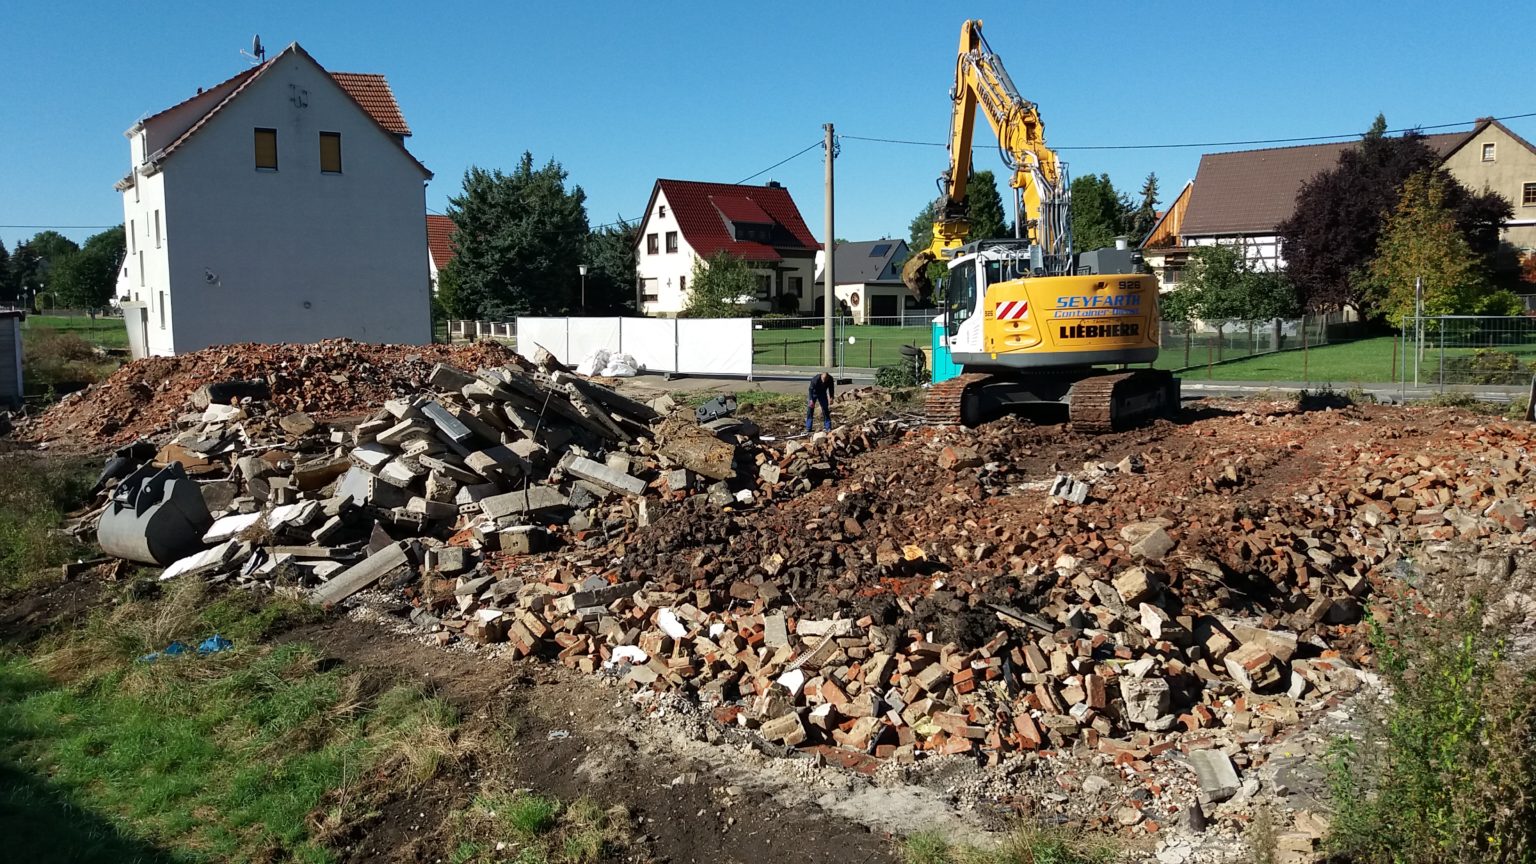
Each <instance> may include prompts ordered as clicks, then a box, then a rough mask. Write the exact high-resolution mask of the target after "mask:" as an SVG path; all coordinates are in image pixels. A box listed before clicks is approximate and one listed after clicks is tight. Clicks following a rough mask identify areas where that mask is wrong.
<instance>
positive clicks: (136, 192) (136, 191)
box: [133, 168, 139, 204]
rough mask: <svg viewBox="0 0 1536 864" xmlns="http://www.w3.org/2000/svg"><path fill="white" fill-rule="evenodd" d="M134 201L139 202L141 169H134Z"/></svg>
mask: <svg viewBox="0 0 1536 864" xmlns="http://www.w3.org/2000/svg"><path fill="white" fill-rule="evenodd" d="M133 203H135V204H137V203H139V169H137V168H135V169H133Z"/></svg>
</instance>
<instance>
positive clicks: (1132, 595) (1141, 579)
mask: <svg viewBox="0 0 1536 864" xmlns="http://www.w3.org/2000/svg"><path fill="white" fill-rule="evenodd" d="M1161 588H1162V584H1161V583H1160V582H1159V581H1158V579H1157V576H1155V575H1153V574H1152V573H1150V572H1148V571H1147V570H1146V569H1145V568H1142V567H1131V568H1129V569H1127V570H1122V571H1120V574H1119V575H1117V576H1116V577H1115V591H1116V592H1117V593H1119V595H1120V599H1121V600H1122V601H1124V603H1125V605H1126V606H1129V607H1132V608H1137V607H1139V605H1140V604H1141V603H1143V602H1145V601H1147V600H1150V599H1152V598H1153V597H1154V596H1155V595H1156V594H1157V592H1158V590H1160V589H1161Z"/></svg>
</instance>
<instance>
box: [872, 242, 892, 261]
mask: <svg viewBox="0 0 1536 864" xmlns="http://www.w3.org/2000/svg"><path fill="white" fill-rule="evenodd" d="M889 251H891V244H889V243H878V244H876V245H875V248H873V249H871V250H869V257H871V258H884V257H885V253H887V252H889Z"/></svg>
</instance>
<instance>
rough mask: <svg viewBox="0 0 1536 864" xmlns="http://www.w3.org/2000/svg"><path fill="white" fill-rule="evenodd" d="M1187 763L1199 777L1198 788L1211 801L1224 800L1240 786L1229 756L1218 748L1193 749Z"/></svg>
mask: <svg viewBox="0 0 1536 864" xmlns="http://www.w3.org/2000/svg"><path fill="white" fill-rule="evenodd" d="M1189 764H1190V767H1192V768H1194V769H1195V774H1196V775H1197V776H1198V777H1199V778H1200V790H1201V791H1202V792H1204V793H1205V794H1206V795H1208V796H1210V799H1211V800H1212V801H1218V802H1219V801H1225V800H1227V799H1228V798H1231V797H1232V796H1233V795H1236V794H1237V790H1239V789H1241V788H1242V783H1241V782H1240V781H1239V780H1238V779H1237V769H1236V768H1234V767H1232V759H1231V757H1229V756H1227V754H1226V753H1223V752H1222V751H1220V750H1215V749H1205V750H1193V751H1191V752H1190V754H1189Z"/></svg>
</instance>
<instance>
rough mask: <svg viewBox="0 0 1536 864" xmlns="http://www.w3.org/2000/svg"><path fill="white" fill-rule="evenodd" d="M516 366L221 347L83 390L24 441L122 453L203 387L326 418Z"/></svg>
mask: <svg viewBox="0 0 1536 864" xmlns="http://www.w3.org/2000/svg"><path fill="white" fill-rule="evenodd" d="M509 362H513V352H512V351H511V349H509V348H506V347H505V346H502V345H499V344H495V343H490V342H482V343H478V344H474V345H370V344H365V343H361V342H353V341H352V340H350V339H327V340H325V341H323V342H317V343H314V344H310V345H290V344H282V345H261V344H254V343H252V344H244V345H219V346H215V347H213V348H205V349H203V350H202V351H197V352H194V353H191V354H183V355H180V356H178V357H150V358H146V359H144V360H135V361H134V362H132V363H129V364H128V365H126V366H124V367H123V368H121V369H119V370H117V372H115V373H113V375H112V376H111V377H110V378H108V379H107V380H105V381H102V382H101V383H99V384H95V385H93V386H91V387H90V388H88V389H86V390H82V391H80V392H78V393H73V394H70V395H69V396H67V397H65V398H64V399H63V400H62V401H60V402H59V404H57V405H55V406H53V407H52V408H50V409H49V410H48V412H47V413H45V414H44V415H43V416H42V417H41V418H39V420H38V421H37V422H36V423H35V424H33V426H32V427H31V428H30V429H26V430H23V434H24V435H26V436H27V437H30V438H33V439H35V440H40V441H46V440H52V439H58V438H68V439H69V442H70V443H71V444H79V445H86V446H89V445H92V444H119V443H123V442H126V441H131V440H133V439H134V438H138V437H141V436H151V435H154V434H156V433H158V432H161V431H163V430H165V429H166V428H168V427H169V426H170V425H171V424H172V423H173V422H174V421H175V419H176V418H177V417H178V416H180V415H182V414H184V413H186V412H188V411H189V410H192V409H191V407H190V406H189V405H188V401H187V400H188V398H189V397H190V396H191V395H192V393H193V392H194V391H196V390H197V389H198V388H199V387H201V386H202V385H204V384H209V383H217V382H220V381H230V380H236V379H239V380H253V379H261V380H264V381H266V382H267V385H268V386H269V387H270V388H271V391H272V398H271V403H272V404H273V405H274V406H275V407H276V408H278V409H281V410H283V411H305V412H308V413H310V414H313V415H315V416H317V417H320V418H326V417H334V416H337V415H342V414H347V413H352V412H358V411H365V410H371V409H372V408H374V407H375V406H377V405H379V404H380V403H381V402H383V401H384V400H386V399H389V398H391V397H393V396H395V395H397V394H399V393H407V392H415V391H417V390H420V389H421V388H422V386H423V384H424V383H425V382H426V380H427V378H428V377H429V376H430V375H431V373H432V367H433V366H434V365H436V364H438V363H447V364H449V365H452V366H457V367H459V368H467V369H475V368H477V367H479V366H499V365H505V364H507V363H509Z"/></svg>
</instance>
